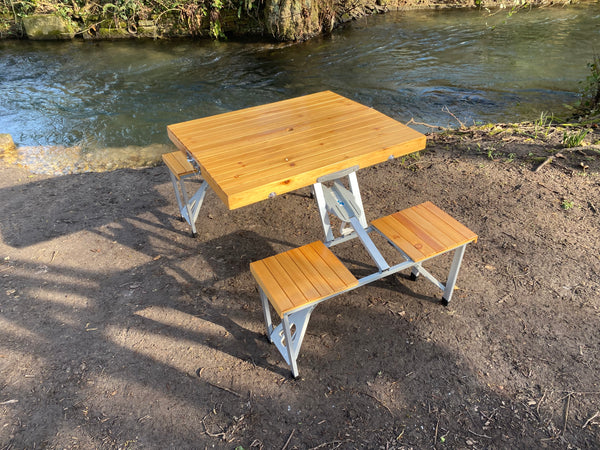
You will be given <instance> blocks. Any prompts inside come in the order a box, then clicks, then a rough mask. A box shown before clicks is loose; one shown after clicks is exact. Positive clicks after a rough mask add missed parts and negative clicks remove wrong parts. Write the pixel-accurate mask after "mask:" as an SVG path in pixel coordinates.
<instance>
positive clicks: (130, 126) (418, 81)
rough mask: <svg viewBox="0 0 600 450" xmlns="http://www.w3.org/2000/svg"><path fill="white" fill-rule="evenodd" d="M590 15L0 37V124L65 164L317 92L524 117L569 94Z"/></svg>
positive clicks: (428, 115) (108, 159) (433, 114)
mask: <svg viewBox="0 0 600 450" xmlns="http://www.w3.org/2000/svg"><path fill="white" fill-rule="evenodd" d="M599 24H600V4H599V3H591V4H584V5H579V6H569V7H553V8H543V9H532V10H522V11H519V12H518V13H517V14H514V15H512V16H510V17H509V16H508V14H507V11H506V10H500V11H499V12H496V13H495V14H490V13H489V12H486V11H483V10H451V11H409V12H402V13H388V14H385V15H379V16H372V17H369V18H366V19H363V20H359V21H356V22H353V23H351V24H349V25H347V26H344V27H342V28H340V29H338V30H336V31H335V32H334V33H333V34H332V35H331V36H327V37H323V38H317V39H314V40H311V41H308V42H305V43H302V44H296V45H284V44H265V43H247V42H244V43H241V42H209V41H192V40H177V41H129V40H128V41H119V42H84V41H73V42H29V41H0V57H1V58H0V133H10V134H11V135H12V137H13V139H14V141H15V142H16V143H17V145H18V146H19V152H18V155H16V156H15V159H16V160H17V161H18V162H20V163H22V164H25V165H29V166H30V167H31V168H32V169H33V170H35V171H38V172H49V173H68V172H74V171H75V172H76V171H85V170H106V169H111V168H115V167H123V166H129V167H135V166H140V165H144V164H147V163H149V162H152V161H154V160H156V159H157V158H158V155H159V154H160V153H161V152H164V151H167V150H169V149H170V148H171V146H170V143H169V141H168V138H167V134H166V126H167V125H168V124H171V123H176V122H181V121H185V120H190V119H194V118H198V117H204V116H208V115H212V114H217V113H222V112H227V111H231V110H234V109H239V108H244V107H249V106H254V105H258V104H261V103H266V102H272V101H277V100H283V99H286V98H290V97H293V96H298V95H303V94H309V93H312V92H317V91H320V90H325V89H330V90H333V91H335V92H337V93H339V94H341V95H344V96H347V97H350V98H352V99H355V100H357V101H359V102H361V103H364V104H367V105H369V106H372V107H374V108H376V109H378V110H380V111H382V112H383V113H385V114H388V115H390V116H392V117H394V118H396V119H398V120H400V121H402V122H407V121H409V120H410V119H411V118H412V119H414V121H416V122H423V123H427V124H431V125H441V126H458V125H459V123H458V121H457V119H458V120H459V121H461V122H463V123H465V124H472V123H473V122H513V121H519V120H535V119H537V118H539V117H540V114H541V113H542V112H546V113H557V114H560V113H564V111H565V109H564V106H563V105H564V104H565V103H568V104H572V103H574V102H576V101H577V99H578V92H579V91H580V89H581V82H582V81H583V80H584V79H585V78H586V77H587V76H588V75H589V74H590V72H589V69H588V67H587V63H589V62H591V61H592V58H593V56H594V53H595V52H598V51H600V50H599V49H600V26H599ZM417 128H419V127H418V126H417ZM426 130H427V128H421V131H426Z"/></svg>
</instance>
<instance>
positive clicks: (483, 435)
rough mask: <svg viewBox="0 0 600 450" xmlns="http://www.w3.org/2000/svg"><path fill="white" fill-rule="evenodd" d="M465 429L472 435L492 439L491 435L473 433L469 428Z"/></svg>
mask: <svg viewBox="0 0 600 450" xmlns="http://www.w3.org/2000/svg"><path fill="white" fill-rule="evenodd" d="M467 431H468V432H469V433H471V434H472V435H474V436H477V437H482V438H486V439H493V437H491V436H488V435H487V434H479V433H475V432H474V431H471V430H467Z"/></svg>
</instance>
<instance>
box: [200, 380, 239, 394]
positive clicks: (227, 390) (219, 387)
mask: <svg viewBox="0 0 600 450" xmlns="http://www.w3.org/2000/svg"><path fill="white" fill-rule="evenodd" d="M206 383H208V384H210V385H211V386H212V387H216V388H217V389H221V390H223V391H225V392H229V393H230V394H233V395H236V396H238V397H241V396H242V395H241V394H240V393H238V392H235V391H232V390H231V389H229V388H226V387H223V386H219V385H218V384H214V383H211V382H210V381H207V382H206Z"/></svg>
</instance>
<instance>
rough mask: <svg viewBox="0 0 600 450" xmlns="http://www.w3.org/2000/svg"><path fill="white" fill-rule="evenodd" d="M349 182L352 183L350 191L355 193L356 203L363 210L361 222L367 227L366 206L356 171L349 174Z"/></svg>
mask: <svg viewBox="0 0 600 450" xmlns="http://www.w3.org/2000/svg"><path fill="white" fill-rule="evenodd" d="M348 182H349V184H350V192H352V194H353V195H354V200H355V202H356V205H357V206H358V207H359V209H360V212H361V214H360V217H359V218H358V220H360V224H361V225H362V226H363V228H367V226H368V224H367V217H366V215H365V208H364V206H363V202H362V198H361V196H360V189H359V187H358V178H357V176H356V172H352V173H350V174H348Z"/></svg>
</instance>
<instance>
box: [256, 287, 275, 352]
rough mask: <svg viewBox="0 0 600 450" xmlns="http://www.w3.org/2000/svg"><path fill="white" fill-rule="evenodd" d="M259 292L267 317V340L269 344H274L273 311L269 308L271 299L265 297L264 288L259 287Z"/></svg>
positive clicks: (264, 313)
mask: <svg viewBox="0 0 600 450" xmlns="http://www.w3.org/2000/svg"><path fill="white" fill-rule="evenodd" d="M258 292H259V293H260V300H261V301H262V307H263V315H264V317H265V326H266V328H267V338H268V339H269V342H271V343H273V338H272V337H271V334H272V333H273V321H272V320H271V309H270V308H269V299H268V298H267V296H266V295H265V292H264V291H263V290H262V288H261V287H260V286H259V287H258Z"/></svg>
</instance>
